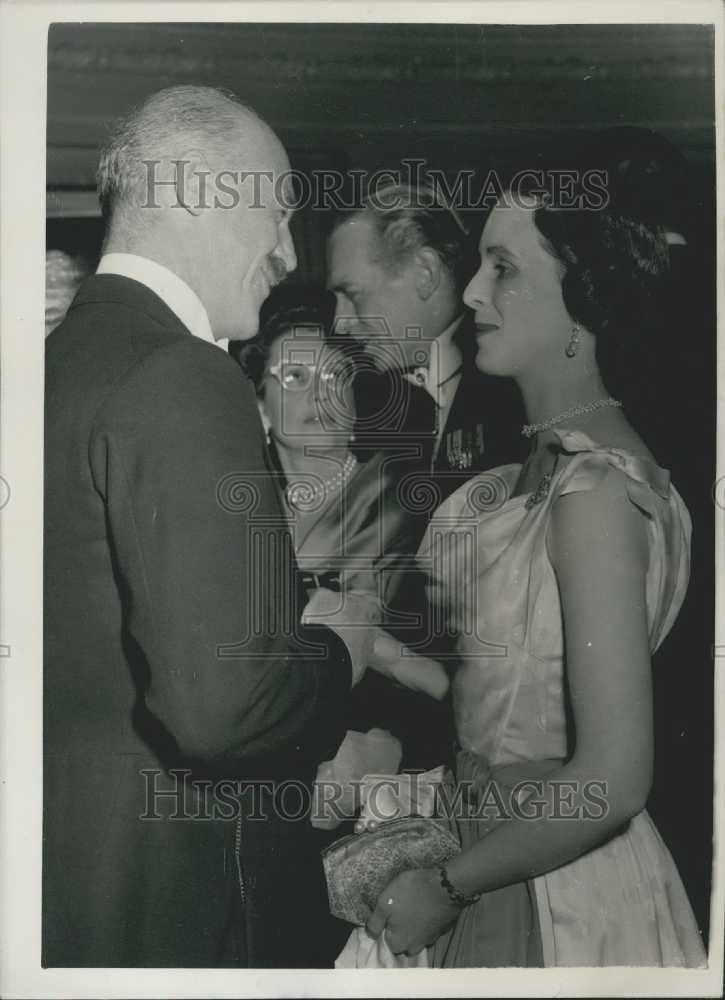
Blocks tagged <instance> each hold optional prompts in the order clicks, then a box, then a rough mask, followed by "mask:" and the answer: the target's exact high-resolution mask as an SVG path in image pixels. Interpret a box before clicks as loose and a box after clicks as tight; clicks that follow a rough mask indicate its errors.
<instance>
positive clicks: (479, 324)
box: [463, 199, 572, 377]
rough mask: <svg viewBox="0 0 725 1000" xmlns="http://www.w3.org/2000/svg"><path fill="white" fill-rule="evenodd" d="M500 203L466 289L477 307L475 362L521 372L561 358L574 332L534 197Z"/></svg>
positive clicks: (511, 372) (472, 306)
mask: <svg viewBox="0 0 725 1000" xmlns="http://www.w3.org/2000/svg"><path fill="white" fill-rule="evenodd" d="M508 201H509V204H501V203H499V204H498V205H496V207H495V208H494V209H493V210H492V212H491V214H490V215H489V217H488V220H487V221H486V225H485V226H484V229H483V233H482V234H481V240H480V243H479V253H480V256H481V264H480V267H479V269H478V271H477V272H476V274H475V275H474V276H473V278H472V279H471V280H470V282H469V283H468V286H467V287H466V290H465V291H464V293H463V300H464V302H465V303H466V305H467V306H468V307H469V308H470V309H472V310H473V311H474V313H475V323H476V341H477V343H478V354H477V355H476V366H477V367H478V368H480V369H481V370H482V371H485V372H489V373H490V374H492V375H510V376H514V377H516V376H517V375H519V374H522V373H523V372H525V371H526V370H528V369H531V368H532V366H538V365H546V364H551V363H552V361H553V360H554V359H557V360H558V359H559V358H560V357H561V356H562V355H563V352H564V349H565V347H566V345H567V343H568V341H569V338H570V336H571V328H572V320H571V317H570V316H569V314H568V313H567V311H566V307H565V306H564V299H563V297H562V291H561V267H560V265H559V263H558V261H557V260H556V259H555V258H554V257H553V256H552V255H551V254H550V253H548V251H547V250H546V249H545V248H544V246H543V245H542V242H541V236H540V233H539V231H538V230H537V228H536V226H535V224H534V207H535V203H534V202H533V201H532V202H531V207H530V208H528V207H521V206H519V205H515V204H513V203H511V199H508Z"/></svg>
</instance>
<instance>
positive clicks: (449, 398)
mask: <svg viewBox="0 0 725 1000" xmlns="http://www.w3.org/2000/svg"><path fill="white" fill-rule="evenodd" d="M462 320H463V316H458V317H456V319H455V320H454V321H453V322H452V323H451V325H450V326H448V327H446V329H445V330H444V331H443V333H441V334H440V335H439V336H438V337H436V339H435V340H434V341H433V343H432V344H431V349H430V357H429V359H428V367H427V368H426V367H421V368H415V369H414V370H413V372H411V373H406V375H405V378H407V379H408V381H410V382H412V383H413V385H418V386H420V387H421V388H422V389H425V390H426V392H428V393H429V394H430V395H431V396H432V397H433V401H434V402H435V404H436V406H437V408H438V409H437V411H436V439H435V443H434V445H433V459H435V457H436V455H437V454H438V449H439V447H440V443H441V438H442V437H443V429H444V427H445V426H446V421H447V420H448V415H449V413H450V411H451V406H452V404H453V399H454V397H455V395H456V390H457V389H458V383H459V382H460V381H461V362H462V356H461V352H460V350H459V348H458V347H457V346H456V345H455V344H454V343H453V335H454V333H455V332H456V330H457V329H458V327H459V326H460V325H461V321H462Z"/></svg>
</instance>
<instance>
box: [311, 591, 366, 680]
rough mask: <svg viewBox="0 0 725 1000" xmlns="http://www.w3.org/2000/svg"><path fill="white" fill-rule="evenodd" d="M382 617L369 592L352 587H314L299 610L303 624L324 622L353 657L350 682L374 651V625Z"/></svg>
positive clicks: (364, 666)
mask: <svg viewBox="0 0 725 1000" xmlns="http://www.w3.org/2000/svg"><path fill="white" fill-rule="evenodd" d="M381 620H382V614H381V611H380V605H379V603H378V602H377V601H376V600H375V598H374V597H373V596H372V595H368V594H362V593H357V592H355V591H341V592H339V593H338V592H336V591H333V590H326V589H325V588H324V587H320V588H319V589H318V590H315V591H313V593H312V596H311V597H310V600H309V602H308V603H307V605H306V606H305V609H304V610H303V612H302V624H303V625H326V626H327V628H331V629H332V630H333V631H334V632H337V634H338V635H339V636H340V638H341V639H342V640H343V642H344V643H345V645H346V646H347V648H348V651H349V653H350V659H351V660H352V683H353V686H354V685H355V684H357V683H358V681H359V680H360V679H361V678H362V675H363V674H364V673H365V668H366V667H367V665H368V663H369V661H370V658H371V657H372V653H373V645H374V642H375V631H376V630H375V628H374V627H373V626H375V625H379V624H380V621H381Z"/></svg>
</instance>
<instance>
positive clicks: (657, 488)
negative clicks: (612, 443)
mask: <svg viewBox="0 0 725 1000" xmlns="http://www.w3.org/2000/svg"><path fill="white" fill-rule="evenodd" d="M557 437H558V439H559V446H560V449H561V457H560V459H559V461H558V462H557V465H556V467H555V471H554V475H553V478H552V481H551V484H550V488H549V491H548V493H546V491H545V490H542V491H541V493H540V494H539V495H536V494H531V495H529V496H525V495H522V496H512V495H511V494H512V491H513V489H514V487H515V484H516V481H517V479H518V476H519V473H520V469H521V467H520V466H519V465H507V466H501V467H499V468H498V469H494V470H492V471H490V472H488V473H483V474H481V475H479V476H477V477H476V478H474V479H473V480H471V481H469V482H468V483H467V484H465V485H464V486H463V487H461V488H460V489H459V490H457V492H456V493H454V494H453V495H452V496H451V497H449V499H448V500H447V501H446V502H445V503H443V504H442V506H441V507H439V509H438V510H437V512H436V514H435V516H434V518H433V520H432V521H431V523H430V525H429V528H428V531H427V533H426V536H425V538H424V540H423V543H422V546H421V549H420V552H419V560H420V564H421V568H422V569H423V570H424V571H425V572H426V573H427V577H428V595H429V599H430V601H431V602H432V604H433V606H434V607H435V608H437V609H438V613H439V614H440V615H441V616H442V619H443V620H445V621H447V623H448V626H449V627H450V629H451V630H452V632H453V633H454V634H455V636H456V643H457V649H456V654H457V657H458V660H457V664H458V665H457V667H456V669H455V673H454V677H453V700H454V708H455V716H456V730H457V738H458V743H459V746H460V752H459V754H458V758H457V775H456V778H457V781H458V782H459V787H461V786H466V787H467V798H466V800H465V801H468V802H469V804H470V800H471V796H472V797H473V799H475V797H476V789H477V788H478V789H479V790H482V789H484V787H485V786H486V782H487V781H488V780H489V779H491V778H494V779H496V780H497V781H499V782H500V783H501V787H505V786H506V784H507V783H508V784H509V785H512V784H513V783H514V781H515V780H520V779H525V778H527V777H532V778H535V777H536V776H540V775H542V774H543V773H545V772H546V771H547V770H552V769H554V768H555V767H556V766H557V765H558V764H559V763H560V762H561V761H563V760H564V759H565V758H566V757H567V754H568V753H569V752H570V750H571V745H570V731H569V726H568V724H567V711H566V697H565V682H564V642H563V630H562V618H561V609H560V603H559V594H558V588H557V583H556V579H555V575H554V570H553V567H552V565H551V563H550V561H549V557H548V554H547V548H546V535H547V529H548V527H549V523H550V518H551V512H552V507H553V504H554V503H555V502H556V500H557V499H558V498H559V497H560V496H563V495H565V494H568V493H575V492H580V491H584V490H595V489H597V488H598V486H599V485H600V484H601V483H602V482H603V481H604V479H605V478H606V477H609V476H614V477H616V478H617V480H618V482H619V484H620V486H621V488H622V489H623V490H624V491H625V492H626V496H628V497H629V500H630V501H631V502H632V503H633V504H634V505H635V507H636V508H637V509H638V510H639V511H641V513H642V516H643V517H644V518H645V519H646V524H647V532H648V537H649V554H650V559H649V567H648V571H647V582H646V590H647V614H648V625H649V637H650V646H651V649H652V651H653V652H654V651H655V650H656V649H657V648H658V646H659V645H660V644H661V643H662V641H663V640H664V638H665V636H666V635H667V633H668V632H669V630H670V629H671V627H672V625H673V622H674V621H675V618H676V616H677V613H678V611H679V609H680V606H681V604H682V601H683V599H684V596H685V591H686V589H687V583H688V578H689V548H690V535H691V521H690V517H689V514H688V512H687V509H686V507H685V505H684V503H683V501H682V499H681V498H680V496H679V494H678V493H677V491H676V490H675V489H674V487H673V486H671V485H670V481H669V473H667V472H666V471H664V470H663V469H661V468H659V467H658V466H657V465H655V464H654V463H653V462H650V461H648V460H646V459H643V458H637V457H635V456H633V455H631V454H629V453H627V452H625V451H620V450H616V449H609V448H604V447H601V446H599V445H598V444H596V443H595V442H594V441H592V440H591V439H590V438H589V437H587V436H586V435H584V434H583V433H581V432H573V431H560V432H559V433H558V435H557ZM592 572H593V573H595V572H596V566H592ZM603 610H606V609H603ZM612 736H613V738H616V719H615V720H612ZM474 804H475V803H474ZM450 822H452V823H455V825H456V826H457V828H458V832H459V835H460V837H461V840H462V843H463V847H464V848H465V847H466V846H467V845H468V844H470V843H472V842H474V841H475V840H477V839H478V838H480V837H481V836H485V835H486V833H487V832H489V830H490V829H491V828H492V826H493V825H495V820H494V821H489V820H486V819H481V818H477V819H468V820H462V819H460V818H458V819H455V820H454V819H452V820H451V821H450ZM432 959H433V964H434V965H436V966H439V967H440V966H444V967H450V966H457V967H479V966H495V965H545V966H599V965H622V966H687V967H693V966H701V965H703V964H704V963H705V951H704V948H703V945H702V941H701V937H700V934H699V931H698V929H697V925H696V922H695V919H694V916H693V913H692V909H691V907H690V904H689V901H688V899H687V896H686V893H685V890H684V887H683V885H682V882H681V880H680V877H679V874H678V872H677V869H676V867H675V864H674V861H673V859H672V857H671V855H670V853H669V851H668V849H667V847H666V846H665V844H664V842H663V841H662V839H661V837H660V835H659V834H658V832H657V830H656V828H655V827H654V825H653V823H652V821H651V819H650V817H649V815H648V814H647V812H646V811H643V812H641V813H639V814H638V815H637V816H635V817H634V818H633V819H632V820H630V821H629V823H627V824H626V826H625V828H624V829H622V830H621V831H620V832H618V833H617V834H616V835H614V836H612V837H611V838H610V839H609V840H607V841H606V842H604V843H602V844H601V845H600V846H598V847H596V848H595V849H594V850H592V851H589V852H588V853H586V854H584V855H582V856H581V857H579V858H577V859H576V860H574V861H572V862H570V863H568V864H566V865H563V866H562V867H560V868H557V869H555V870H553V871H550V872H548V873H546V874H544V875H541V876H539V877H537V878H534V879H532V880H531V881H530V882H527V883H519V884H517V885H513V886H507V887H504V888H503V889H500V890H497V891H495V892H492V893H485V894H484V895H483V897H482V898H481V900H480V901H479V902H478V903H476V904H473V905H471V906H468V907H467V908H466V909H465V910H463V911H462V913H461V916H460V918H459V919H458V921H457V923H456V924H455V925H454V926H453V927H452V929H451V930H449V931H448V932H446V933H445V934H444V935H443V936H442V937H441V938H440V939H439V940H438V942H437V943H436V945H435V946H434V948H433V949H432Z"/></svg>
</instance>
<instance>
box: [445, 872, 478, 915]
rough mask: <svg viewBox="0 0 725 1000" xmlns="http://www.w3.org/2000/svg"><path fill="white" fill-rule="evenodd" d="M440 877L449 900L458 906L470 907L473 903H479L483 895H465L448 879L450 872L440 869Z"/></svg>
mask: <svg viewBox="0 0 725 1000" xmlns="http://www.w3.org/2000/svg"><path fill="white" fill-rule="evenodd" d="M438 877H439V879H440V883H441V885H442V886H443V888H444V889H445V890H446V892H447V894H448V898H449V899H450V900H451V902H452V903H455V904H456V906H470V905H471V903H477V902H478V900H479V899H480V898H481V893H480V892H477V893H474V894H473V895H472V896H467V895H466V894H465V893H463V892H461V890H460V889H456V887H455V886H454V885H453V883H452V882H451V880H450V879H449V878H448V872H447V871H446V870H445V868H439V869H438Z"/></svg>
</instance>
